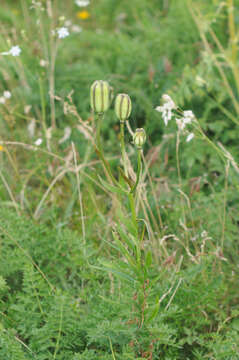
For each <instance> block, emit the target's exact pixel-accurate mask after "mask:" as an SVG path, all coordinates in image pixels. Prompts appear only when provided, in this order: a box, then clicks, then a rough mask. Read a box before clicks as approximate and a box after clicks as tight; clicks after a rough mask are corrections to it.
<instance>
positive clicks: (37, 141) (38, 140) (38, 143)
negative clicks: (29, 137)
mask: <svg viewBox="0 0 239 360" xmlns="http://www.w3.org/2000/svg"><path fill="white" fill-rule="evenodd" d="M34 144H35V145H36V146H39V145H41V144H42V139H41V138H39V139H37V140H36V141H35V143H34Z"/></svg>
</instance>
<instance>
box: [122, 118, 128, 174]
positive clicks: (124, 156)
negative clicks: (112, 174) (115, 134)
mask: <svg viewBox="0 0 239 360" xmlns="http://www.w3.org/2000/svg"><path fill="white" fill-rule="evenodd" d="M120 142H121V152H122V159H123V164H124V173H125V175H126V176H128V170H127V165H126V152H125V142H124V121H121V122H120Z"/></svg>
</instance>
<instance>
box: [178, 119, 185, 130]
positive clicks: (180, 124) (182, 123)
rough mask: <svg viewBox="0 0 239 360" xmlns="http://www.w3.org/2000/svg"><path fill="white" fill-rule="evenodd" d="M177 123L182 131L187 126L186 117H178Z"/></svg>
mask: <svg viewBox="0 0 239 360" xmlns="http://www.w3.org/2000/svg"><path fill="white" fill-rule="evenodd" d="M176 124H177V125H178V130H180V131H182V130H183V129H184V128H185V126H186V123H185V121H184V118H182V119H176Z"/></svg>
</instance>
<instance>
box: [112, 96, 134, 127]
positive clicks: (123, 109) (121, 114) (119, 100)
mask: <svg viewBox="0 0 239 360" xmlns="http://www.w3.org/2000/svg"><path fill="white" fill-rule="evenodd" d="M131 110H132V105H131V100H130V97H129V95H127V94H118V95H117V96H116V99H115V113H116V116H117V117H118V118H119V119H120V121H125V120H127V119H128V118H129V116H130V114H131Z"/></svg>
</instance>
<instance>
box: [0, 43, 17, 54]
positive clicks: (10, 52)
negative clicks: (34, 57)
mask: <svg viewBox="0 0 239 360" xmlns="http://www.w3.org/2000/svg"><path fill="white" fill-rule="evenodd" d="M21 51H22V49H21V48H20V46H18V45H15V46H12V47H11V49H10V50H9V51H5V52H2V53H1V55H11V56H19V55H20V54H21Z"/></svg>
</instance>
